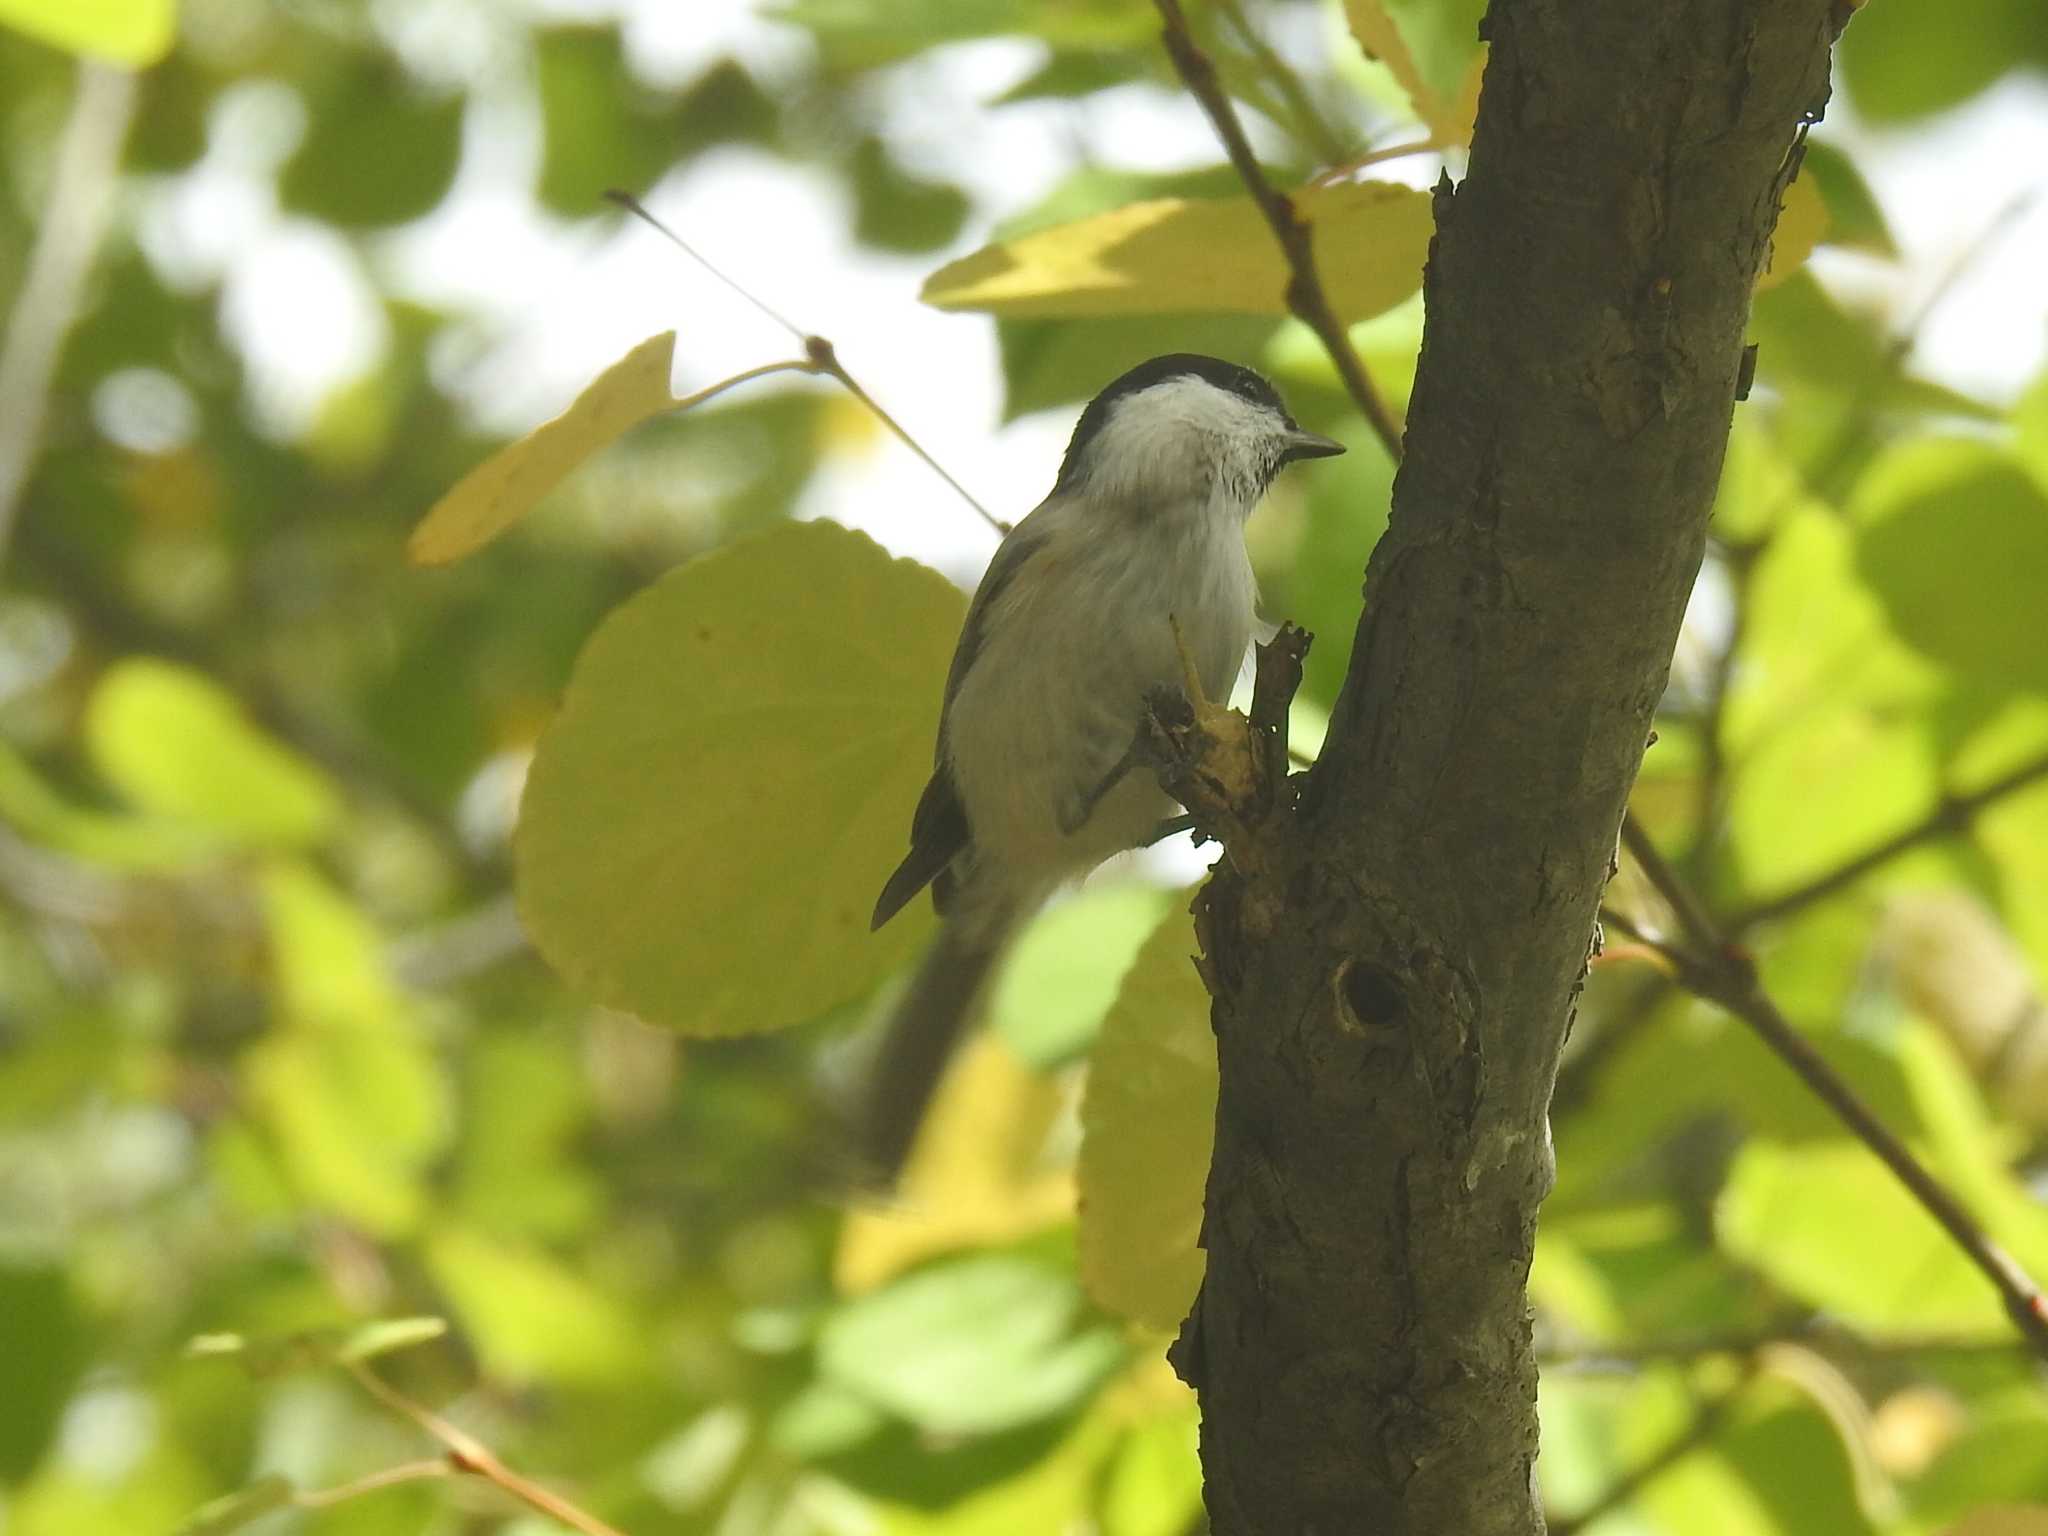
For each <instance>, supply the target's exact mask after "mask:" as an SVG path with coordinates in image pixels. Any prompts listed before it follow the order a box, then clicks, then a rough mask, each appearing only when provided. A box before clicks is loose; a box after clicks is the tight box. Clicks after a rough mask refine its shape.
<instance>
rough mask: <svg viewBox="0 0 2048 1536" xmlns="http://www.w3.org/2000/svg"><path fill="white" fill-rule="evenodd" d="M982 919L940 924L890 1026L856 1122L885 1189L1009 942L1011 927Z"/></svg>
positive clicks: (868, 1159)
mask: <svg viewBox="0 0 2048 1536" xmlns="http://www.w3.org/2000/svg"><path fill="white" fill-rule="evenodd" d="M986 916H987V914H982V913H977V914H976V918H977V920H976V921H973V922H967V921H962V920H961V919H960V918H957V917H956V918H954V919H953V920H951V921H949V922H946V923H943V924H941V925H940V928H939V936H938V938H937V940H936V941H935V942H934V943H933V944H932V947H931V948H930V949H929V950H928V951H926V953H925V957H924V959H923V960H921V961H920V962H919V963H918V967H917V974H916V975H915V976H914V977H912V978H911V982H910V989H909V990H908V991H907V992H905V993H904V994H903V999H902V1001H901V1002H899V1003H898V1004H897V1005H896V1011H895V1013H894V1014H893V1015H891V1017H890V1019H889V1025H888V1030H887V1033H886V1034H885V1035H884V1036H883V1038H882V1047H881V1051H880V1054H879V1055H878V1056H877V1057H876V1058H875V1064H874V1067H873V1070H872V1071H871V1073H870V1075H869V1078H868V1086H867V1090H866V1093H865V1096H864V1102H863V1104H862V1107H861V1123H860V1138H861V1152H862V1155H863V1157H864V1158H865V1160H866V1164H867V1168H866V1171H867V1173H868V1174H869V1176H870V1177H872V1178H873V1179H875V1181H876V1182H877V1183H878V1184H880V1185H882V1186H883V1187H887V1186H888V1185H891V1184H893V1183H895V1181H896V1176H897V1174H898V1173H900V1172H901V1171H902V1168H903V1163H904V1160H905V1159H906V1158H907V1157H909V1155H910V1148H911V1143H912V1142H913V1141H915V1140H916V1137H917V1129H918V1127H919V1126H920V1125H922V1124H923V1123H924V1117H925V1112H926V1111H927V1110H928V1109H929V1108H930V1107H931V1101H932V1095H933V1093H934V1092H936V1091H937V1089H938V1086H939V1079H940V1077H942V1076H943V1075H944V1073H945V1070H946V1064H947V1063H948V1062H949V1061H951V1060H952V1059H953V1052H954V1049H955V1048H956V1047H957V1045H958V1044H959V1041H960V1036H961V1033H962V1031H964V1030H965V1029H966V1027H967V1024H968V1022H969V1021H970V1020H971V1019H972V1018H973V1017H974V1015H975V1013H976V1011H977V1008H978V1005H979V1004H980V1002H981V1001H982V997H983V994H984V993H985V992H986V990H987V986H988V979H989V975H990V973H991V972H992V971H993V970H994V969H995V963H996V961H997V960H998V959H999V958H1000V957H1001V955H1002V953H1003V947H1004V945H1005V943H1006V942H1007V940H1008V938H1009V933H1010V928H1011V926H1012V925H1011V924H1010V923H1009V922H1007V921H1000V922H990V921H986V920H985V919H986Z"/></svg>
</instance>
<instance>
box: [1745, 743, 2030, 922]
mask: <svg viewBox="0 0 2048 1536" xmlns="http://www.w3.org/2000/svg"><path fill="white" fill-rule="evenodd" d="M2043 779H2048V752H2044V753H2042V754H2041V755H2040V756H2039V757H2036V758H2034V759H2032V760H2031V761H2029V762H2025V763H2022V764H2020V766H2019V767H2017V768H2015V769H2013V770H2012V771H2011V772H2009V773H2004V774H2000V775H1999V776H1998V777H1997V778H1995V779H1993V780H1992V781H1991V782H1990V783H1988V784H1986V785H1984V786H1983V787H1981V788H1979V789H1973V790H1971V791H1970V792H1969V793H1967V794H1961V795H1944V796H1942V798H1941V800H1940V802H1939V803H1938V804H1937V805H1936V806H1935V807H1934V809H1933V810H1932V811H1930V812H1929V813H1928V814H1927V815H1926V816H1924V817H1922V818H1921V819H1920V820H1919V821H1917V822H1915V823H1914V824H1913V825H1912V826H1910V827H1907V828H1905V829H1904V830H1903V831H1901V832H1896V833H1894V834H1893V835H1892V836H1890V837H1888V838H1886V839H1885V840H1884V841H1883V842H1881V843H1878V844H1877V845H1876V846H1875V847H1871V848H1867V849H1865V850H1864V851H1863V852H1862V853H1859V854H1857V855H1856V856H1855V857H1854V858H1853V859H1850V860H1849V861H1848V862H1847V863H1845V864H1842V865H1841V866H1840V867H1838V868H1835V869H1831V870H1829V871H1828V872H1827V873H1825V874H1822V875H1816V876H1815V877H1814V878H1813V879H1811V880H1808V881H1806V882H1804V883H1803V884H1800V885H1795V886H1793V887H1792V888H1791V889H1790V890H1788V891H1780V892H1779V893H1778V894H1777V895H1775V896H1766V897H1765V898H1764V899H1763V900H1761V901H1754V902H1751V903H1750V904H1749V905H1748V906H1746V907H1742V908H1739V909H1737V911H1736V912H1735V913H1734V914H1733V915H1731V916H1730V917H1729V919H1728V929H1729V931H1730V932H1731V933H1736V934H1741V933H1746V932H1748V931H1749V930H1750V929H1751V928H1754V927H1755V926H1756V925H1757V924H1758V923H1767V922H1770V921H1771V920H1772V919H1774V918H1780V917H1786V916H1789V915H1790V914H1792V913H1794V912H1797V911H1799V910H1800V909H1801V908H1804V907H1809V906H1811V905H1813V903H1815V902H1816V901H1820V900H1823V899H1824V898H1826V897H1829V896H1832V895H1834V894H1835V893H1836V892H1837V891H1840V890H1844V889H1846V888H1847V887H1849V886H1851V885H1854V884H1855V883H1856V882H1857V881H1858V880H1861V879H1862V878H1863V877H1864V876H1865V875H1867V874H1869V873H1870V872H1871V871H1872V870H1874V869H1877V868H1879V867H1880V866H1881V865H1885V864H1889V863H1890V862H1891V861H1892V860H1893V859H1895V858H1897V857H1898V856H1899V855H1900V854H1902V853H1908V852H1911V851H1912V850H1913V849H1915V848H1918V847H1919V846H1920V845H1921V844H1923V843H1931V842H1935V841H1937V840H1938V839H1940V838H1944V837H1950V836H1954V835H1957V834H1960V833H1963V832H1967V831H1968V830H1969V829H1970V824H1971V823H1972V822H1973V821H1975V820H1976V818H1977V816H1978V815H1979V813H1981V812H1982V811H1983V810H1984V809H1985V808H1986V807H1987V806H1991V805H1994V804H1996V803H1997V802H1998V801H2000V800H2003V799H2004V798H2005V797H2006V796H2008V795H2011V794H2015V793H2017V792H2018V791H2020V790H2022V789H2025V788H2026V787H2027V786H2028V785H2030V784H2035V783H2038V782H2040V781H2041V780H2043Z"/></svg>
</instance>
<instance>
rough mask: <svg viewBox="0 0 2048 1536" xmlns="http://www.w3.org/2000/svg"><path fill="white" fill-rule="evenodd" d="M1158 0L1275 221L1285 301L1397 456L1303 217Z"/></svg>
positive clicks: (1397, 438)
mask: <svg viewBox="0 0 2048 1536" xmlns="http://www.w3.org/2000/svg"><path fill="white" fill-rule="evenodd" d="M1155 3H1156V4H1157V6H1158V8H1159V15H1160V19H1161V20H1162V21H1164V22H1165V24H1166V29H1165V32H1164V34H1163V36H1164V40H1165V43H1166V52H1167V54H1168V56H1169V57H1171V58H1172V60H1173V67H1174V68H1175V69H1177V70H1178V71H1179V72H1180V77H1181V79H1182V80H1183V81H1185V82H1186V83H1187V88H1188V90H1189V91H1190V92H1191V93H1192V94H1193V96H1194V98H1195V100H1196V101H1198V102H1200V103H1201V105H1202V110H1203V111H1204V112H1206V113H1207V114H1208V116H1209V121H1210V122H1211V123H1213V124H1214V125H1215V128H1216V136H1217V137H1218V138H1220V139H1221V140H1222V141H1223V149H1224V152H1225V153H1226V154H1228V155H1229V156H1230V163H1231V164H1232V165H1233V166H1235V167H1236V168H1237V174H1238V178H1239V179H1240V180H1241V181H1243V182H1244V185H1245V190H1246V191H1247V192H1249V193H1251V195H1252V201H1253V202H1255V203H1257V204H1258V205H1259V212H1260V213H1262V214H1264V215H1265V217H1266V222H1267V224H1269V225H1271V226H1272V229H1273V238H1274V239H1275V240H1277V241H1278V242H1279V243H1280V251H1281V254H1282V255H1283V256H1285V257H1286V258H1287V269H1288V271H1289V273H1290V274H1291V276H1290V277H1289V279H1288V283H1287V307H1288V309H1289V310H1291V311H1292V312H1293V313H1294V316H1295V318H1296V319H1298V320H1300V321H1301V322H1302V324H1304V325H1306V326H1307V327H1308V328H1309V329H1310V330H1312V331H1314V332H1315V333H1316V336H1317V338H1318V339H1319V340H1320V341H1321V342H1322V344H1323V348H1324V350H1325V351H1327V352H1328V353H1329V354H1330V361H1331V362H1333V363H1335V364H1336V365H1337V373H1338V375H1339V377H1341V378H1342V379H1343V380H1344V387H1345V389H1346V390H1348V391H1349V392H1350V394H1351V398H1352V400H1353V401H1355V402H1356V403H1357V405H1358V409H1359V410H1360V411H1361V412H1363V413H1364V415H1365V419H1366V421H1367V422H1368V423H1370V424H1371V426H1372V429H1373V432H1374V433H1375V435H1377V436H1378V438H1379V440H1380V441H1381V443H1383V444H1385V446H1386V450H1387V456H1388V457H1389V458H1391V459H1393V460H1394V461H1395V462H1396V463H1399V462H1400V458H1401V427H1400V424H1399V423H1398V422H1396V421H1395V420H1394V416H1393V413H1392V412H1391V411H1389V410H1388V409H1387V404H1386V402H1385V401H1384V400H1382V399H1381V398H1380V393H1379V390H1378V389H1377V388H1376V387H1375V386H1374V384H1373V382H1372V379H1371V378H1370V377H1369V376H1368V375H1367V374H1366V371H1365V364H1364V362H1363V361H1361V360H1360V358H1359V356H1358V351H1357V349H1356V348H1355V347H1353V346H1352V345H1351V337H1350V334H1349V333H1348V332H1347V331H1346V330H1345V328H1344V322H1343V321H1341V320H1339V319H1338V318H1337V312H1336V311H1335V310H1334V309H1332V308H1331V307H1330V299H1329V295H1328V294H1326V293H1325V292H1324V291H1323V281H1322V279H1321V278H1320V277H1319V276H1317V274H1316V257H1315V244H1314V240H1313V237H1312V235H1311V233H1310V230H1309V226H1308V224H1307V222H1306V221H1305V220H1304V219H1302V217H1301V216H1300V215H1299V214H1297V213H1296V212H1295V211H1294V204H1293V203H1292V202H1290V201H1289V200H1288V197H1287V194H1286V193H1284V192H1281V191H1279V190H1277V189H1276V188H1275V187H1274V186H1273V184H1272V183H1271V182H1270V181H1268V180H1266V172H1265V170H1264V168H1263V167H1261V166H1260V164H1259V159H1258V156H1257V155H1255V154H1253V153H1252V146H1251V141H1250V140H1249V139H1247V138H1246V137H1245V134H1244V124H1243V123H1241V122H1239V121H1238V118H1237V109H1236V108H1235V107H1233V106H1232V105H1231V104H1230V97H1229V96H1228V95H1226V94H1225V93H1224V90H1223V85H1222V82H1221V81H1220V80H1219V79H1218V78H1217V74H1216V66H1215V64H1214V63H1213V62H1212V61H1211V60H1210V58H1209V56H1208V55H1207V54H1205V53H1204V52H1202V50H1201V47H1200V45H1199V44H1197V43H1196V42H1195V39H1194V34H1193V33H1191V32H1189V31H1188V19H1187V16H1186V15H1185V14H1184V13H1183V12H1182V10H1181V8H1180V0H1155Z"/></svg>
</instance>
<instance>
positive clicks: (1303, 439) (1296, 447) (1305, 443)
mask: <svg viewBox="0 0 2048 1536" xmlns="http://www.w3.org/2000/svg"><path fill="white" fill-rule="evenodd" d="M1343 451H1344V445H1343V444H1342V443H1340V442H1338V441H1337V440H1336V439H1335V438H1334V437H1323V436H1320V435H1319V434H1317V433H1314V432H1303V431H1301V430H1300V429H1299V428H1296V429H1295V430H1294V431H1292V432H1290V433H1288V434H1287V450H1286V452H1285V453H1283V454H1282V455H1281V457H1282V458H1284V459H1286V460H1288V461H1289V462H1292V461H1293V460H1295V459H1327V458H1329V457H1330V456H1331V455H1332V454H1338V453H1342V452H1343Z"/></svg>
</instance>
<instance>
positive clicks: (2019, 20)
mask: <svg viewBox="0 0 2048 1536" xmlns="http://www.w3.org/2000/svg"><path fill="white" fill-rule="evenodd" d="M2043 29H2044V24H2043V20H2042V12H2041V7H2040V6H2039V4H2038V3H2036V0H1946V3H1945V4H1942V5H1867V6H1864V7H1862V8H1861V9H1860V10H1858V11H1857V13H1856V19H1855V22H1854V23H1853V24H1852V25H1851V26H1850V27H1849V28H1848V30H1847V31H1846V32H1844V33H1843V35H1842V41H1841V45H1840V51H1841V66H1840V67H1841V71H1842V79H1843V81H1844V83H1845V84H1846V85H1847V87H1848V90H1849V99H1850V100H1851V101H1852V102H1853V103H1854V104H1855V107H1856V110H1857V112H1858V113H1859V114H1861V115H1862V116H1864V117H1867V118H1869V119H1871V120H1872V121H1874V122H1896V121H1899V120H1901V119H1906V118H1914V117H1923V116H1925V115H1927V114H1928V113H1930V112H1938V111H1941V110H1942V109H1943V108H1946V107H1952V106H1955V105H1956V104H1957V103H1959V102H1962V101H1964V100H1967V99H1968V98H1969V97H1971V96H1974V95H1976V94H1977V93H1978V92H1980V91H1982V90H1983V89H1984V88H1985V87H1986V86H1988V85H1990V84H1991V82H1992V81H1994V80H1996V79H1998V78H1999V76H2001V75H2003V74H2004V73H2005V72H2006V71H2007V70H2009V69H2011V68H2012V67H2013V66H2014V65H2015V64H2017V63H2019V62H2020V61H2021V60H2022V59H2024V58H2026V57H2027V56H2028V55H2029V54H2032V55H2033V56H2034V57H2035V58H2037V59H2038V58H2039V57H2040V54H2041V48H2042V46H2043V45H2042V36H2043Z"/></svg>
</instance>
